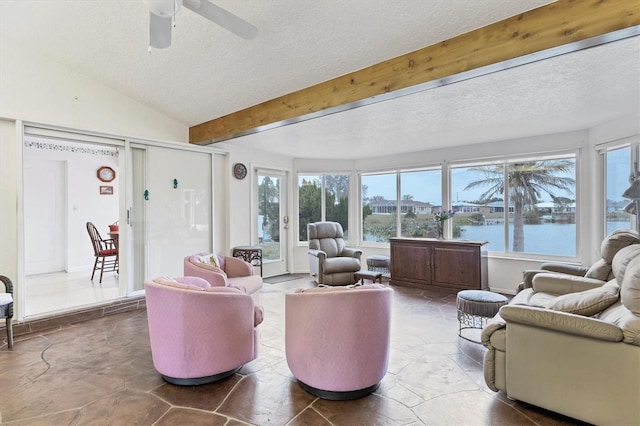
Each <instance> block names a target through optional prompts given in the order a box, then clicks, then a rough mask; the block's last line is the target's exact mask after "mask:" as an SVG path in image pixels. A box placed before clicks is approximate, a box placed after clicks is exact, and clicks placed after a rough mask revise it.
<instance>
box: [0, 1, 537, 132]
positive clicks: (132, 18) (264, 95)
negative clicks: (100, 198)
mask: <svg viewBox="0 0 640 426" xmlns="http://www.w3.org/2000/svg"><path fill="white" fill-rule="evenodd" d="M214 2H215V3H216V4H217V5H219V6H221V7H223V8H225V9H227V10H229V11H230V12H232V13H234V14H236V15H238V16H240V17H241V18H243V19H245V20H247V21H249V22H251V23H253V24H254V25H255V26H256V27H257V28H258V30H259V33H258V36H257V37H256V38H255V39H253V40H244V39H242V38H239V37H237V36H235V35H233V34H231V33H230V32H228V31H227V30H225V29H223V28H221V27H219V26H217V25H215V24H213V23H211V22H209V21H207V20H205V19H204V18H202V17H201V16H199V15H196V14H195V13H193V12H191V11H190V10H187V9H184V8H182V9H181V10H180V11H179V12H178V14H177V16H176V27H175V28H174V29H173V43H172V45H171V46H170V47H169V48H168V49H163V50H155V51H153V52H152V53H148V52H147V47H148V43H149V36H148V26H149V10H148V8H147V6H146V5H145V4H144V3H143V1H142V0H101V1H97V0H26V1H24V0H1V1H0V31H1V32H0V36H2V37H5V36H9V37H12V38H16V39H18V40H20V41H21V42H23V43H25V44H26V45H27V46H31V47H33V48H37V49H40V50H42V51H44V52H46V54H47V55H49V56H50V57H52V58H54V59H55V60H57V61H59V62H61V63H63V64H66V65H68V66H70V67H72V68H73V69H74V70H76V71H78V72H80V73H82V74H85V75H87V76H90V77H93V78H95V79H97V80H99V81H102V82H103V83H105V84H106V85H108V86H110V87H112V88H114V89H116V90H118V91H120V92H123V93H126V94H129V95H130V96H131V97H133V98H135V99H137V100H139V101H142V102H144V103H146V104H148V105H150V106H152V107H154V108H156V109H158V110H159V111H161V112H163V113H165V114H166V115H168V116H170V117H173V118H175V119H177V120H178V121H180V122H183V123H185V124H186V125H188V126H192V125H195V124H199V123H202V122H204V121H208V120H211V119H213V118H217V117H220V116H223V115H226V114H228V113H231V112H234V111H237V110H239V109H243V108H246V107H249V106H252V105H255V104H258V103H261V102H264V101H267V100H269V99H272V98H275V97H278V96H280V95H284V94H286V93H290V92H292V91H295V90H298V89H302V88H304V87H308V86H311V85H313V84H316V83H319V82H321V81H325V80H329V79H331V78H333V77H337V76H339V75H343V74H346V73H349V72H351V71H354V70H357V69H361V68H364V67H367V66H369V65H372V64H374V63H377V62H380V61H383V60H385V59H389V58H393V57H395V56H399V55H401V54H403V53H407V52H410V51H413V50H416V49H419V48H421V47H425V46H427V45H430V44H433V43H436V42H438V41H441V40H444V39H447V38H450V37H452V36H455V35H457V34H461V33H464V32H467V31H470V30H473V29H475V28H479V27H482V26H485V25H487V24H489V23H492V22H495V21H498V20H501V19H504V18H507V17H509V16H513V15H515V14H517V13H520V12H522V11H525V10H528V9H532V8H535V7H538V6H540V5H543V4H545V3H549V1H548V0H519V1H504V0H483V1H477V0H465V1H461V0H458V1H451V0H429V1H425V0H403V1H393V2H391V1H383V0H349V1H344V0H315V1H301V0H217V1H214Z"/></svg>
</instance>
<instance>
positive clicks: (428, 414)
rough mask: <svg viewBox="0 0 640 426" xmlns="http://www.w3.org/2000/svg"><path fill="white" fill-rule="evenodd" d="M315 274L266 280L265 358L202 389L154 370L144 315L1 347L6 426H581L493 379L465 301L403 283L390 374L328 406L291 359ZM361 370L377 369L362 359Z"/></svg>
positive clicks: (1, 407) (0, 409)
mask: <svg viewBox="0 0 640 426" xmlns="http://www.w3.org/2000/svg"><path fill="white" fill-rule="evenodd" d="M311 286H313V284H312V283H311V282H310V281H309V280H308V279H307V278H306V277H304V278H301V279H298V280H293V281H287V282H283V283H278V284H265V285H264V288H263V290H262V294H261V297H262V303H263V305H264V308H265V320H264V322H263V324H262V325H261V326H260V344H261V347H260V355H259V357H258V358H257V359H256V360H254V361H253V362H251V363H249V364H247V365H245V366H244V367H243V368H242V369H241V370H240V372H239V373H237V374H235V375H234V376H232V377H230V378H229V379H226V380H224V381H222V382H218V383H213V384H208V385H203V386H184V387H180V386H174V385H171V384H168V383H165V382H164V381H163V380H162V379H161V378H160V376H159V375H158V374H157V373H156V372H155V370H154V369H153V364H152V361H151V352H150V348H149V337H148V331H147V320H146V315H145V311H143V310H139V311H135V312H128V313H122V314H118V315H113V316H109V317H105V318H100V319H95V320H90V321H86V322H83V323H78V324H75V325H72V326H69V327H66V328H63V329H61V330H60V329H58V330H55V331H51V332H42V333H40V334H31V335H27V336H19V337H18V338H17V339H16V342H15V345H14V348H13V349H12V350H8V349H7V346H6V342H5V344H4V346H1V347H0V416H1V417H0V423H1V424H7V425H123V426H124V425H246V424H251V425H346V426H353V425H498V424H504V425H570V424H580V423H579V422H577V421H575V420H573V419H569V418H566V417H562V416H560V415H557V414H554V413H551V412H548V411H545V410H542V409H539V408H536V407H533V406H530V405H527V404H523V403H520V402H514V401H510V400H508V399H507V398H506V396H505V395H504V394H503V393H494V392H492V391H491V390H489V389H488V388H487V387H486V385H485V384H484V381H483V376H482V356H483V354H484V352H485V349H484V348H483V347H482V346H481V345H479V344H475V343H471V342H468V341H466V340H463V339H460V338H459V337H458V336H457V328H458V323H457V320H456V308H455V295H443V294H439V293H431V292H427V291H422V290H418V289H411V288H404V287H394V290H395V293H394V301H393V319H392V321H393V324H392V339H391V356H390V363H389V370H388V373H387V375H386V376H385V378H384V379H383V381H382V384H381V386H380V388H379V389H378V390H377V391H376V392H375V393H373V394H371V395H369V396H367V397H365V398H362V399H359V400H354V401H342V402H336V401H326V400H322V399H318V398H316V397H314V396H312V395H310V394H308V393H306V392H305V391H303V390H302V388H301V387H300V386H299V385H298V383H297V382H296V381H295V379H294V377H293V376H292V375H291V372H290V371H289V369H288V367H287V362H286V359H285V353H284V294H285V293H286V292H291V291H293V290H294V289H296V288H298V287H311ZM362 362H366V359H363V360H362Z"/></svg>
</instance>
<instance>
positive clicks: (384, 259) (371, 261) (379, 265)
mask: <svg viewBox="0 0 640 426" xmlns="http://www.w3.org/2000/svg"><path fill="white" fill-rule="evenodd" d="M367 269H368V270H369V271H379V272H383V273H386V274H388V273H389V256H384V255H375V256H369V257H367Z"/></svg>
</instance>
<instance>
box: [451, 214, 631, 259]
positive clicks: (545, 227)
mask: <svg viewBox="0 0 640 426" xmlns="http://www.w3.org/2000/svg"><path fill="white" fill-rule="evenodd" d="M628 227H629V224H628V223H627V222H607V234H609V233H610V232H612V231H613V230H615V229H619V228H628ZM461 228H462V229H463V230H464V232H463V233H462V236H461V238H462V239H465V240H487V241H489V245H488V250H489V251H499V252H504V251H505V249H504V226H503V225H502V224H499V225H483V226H462V227H461ZM509 233H510V234H512V233H513V226H509ZM575 241H576V225H575V224H563V223H541V224H535V225H527V224H525V225H524V250H525V252H526V253H533V254H549V255H553V256H568V257H575V256H576V247H575Z"/></svg>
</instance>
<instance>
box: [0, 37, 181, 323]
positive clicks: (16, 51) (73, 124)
mask: <svg viewBox="0 0 640 426" xmlns="http://www.w3.org/2000/svg"><path fill="white" fill-rule="evenodd" d="M23 121H26V122H35V123H39V124H49V125H53V126H59V127H66V128H70V129H78V130H85V131H88V132H91V133H104V134H108V135H115V136H121V137H123V138H124V137H131V138H137V139H143V140H164V141H173V142H180V143H186V142H187V141H188V134H189V129H188V126H186V125H185V124H183V123H180V122H177V121H176V120H173V119H171V118H169V117H167V116H166V115H163V114H161V113H159V112H158V111H155V110H154V109H153V108H150V107H148V106H147V105H144V104H142V103H140V102H138V101H135V100H133V99H131V98H129V97H127V96H126V95H124V94H121V93H118V92H116V91H114V90H113V89H111V88H109V87H107V86H105V85H103V84H101V83H99V82H96V81H95V80H92V79H91V78H88V77H86V76H84V75H81V74H78V73H77V72H75V71H74V70H72V69H70V68H67V67H65V66H62V65H60V64H59V63H56V62H54V61H52V60H51V59H49V58H47V57H45V56H43V55H40V54H39V53H37V52H34V51H31V50H29V49H25V48H24V47H22V46H21V45H19V44H18V43H17V42H15V41H13V40H11V39H9V38H8V37H2V38H0V178H1V179H2V180H1V182H0V237H1V238H0V274H3V275H6V276H9V277H10V278H11V279H12V280H13V281H14V283H16V288H15V297H16V299H19V298H21V297H22V295H21V294H20V289H21V286H20V283H19V282H17V281H18V278H16V277H20V276H22V273H23V271H22V266H21V265H18V253H20V252H22V251H23V249H24V248H23V247H22V246H21V245H20V239H19V238H18V236H19V234H20V233H21V229H23V228H22V227H23V223H22V217H21V212H20V211H19V206H20V205H21V204H22V200H21V199H22V146H21V143H22V141H21V136H20V135H21V131H22V124H23ZM114 189H115V188H114ZM114 197H115V196H114ZM85 232H86V231H85ZM19 306H20V304H15V308H16V316H17V317H18V318H19V317H20V315H21V314H20V312H19Z"/></svg>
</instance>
